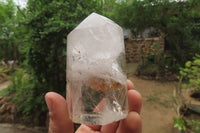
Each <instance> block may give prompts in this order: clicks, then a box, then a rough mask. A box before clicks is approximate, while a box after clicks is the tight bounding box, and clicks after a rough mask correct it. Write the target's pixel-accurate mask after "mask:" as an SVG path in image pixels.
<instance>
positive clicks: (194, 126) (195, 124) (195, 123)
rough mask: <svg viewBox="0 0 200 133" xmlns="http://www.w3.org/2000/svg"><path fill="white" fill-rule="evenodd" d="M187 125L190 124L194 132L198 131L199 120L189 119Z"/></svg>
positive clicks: (199, 130) (199, 131)
mask: <svg viewBox="0 0 200 133" xmlns="http://www.w3.org/2000/svg"><path fill="white" fill-rule="evenodd" d="M187 125H188V126H192V127H193V130H194V131H195V132H196V133H200V122H199V121H195V120H191V121H189V122H187Z"/></svg>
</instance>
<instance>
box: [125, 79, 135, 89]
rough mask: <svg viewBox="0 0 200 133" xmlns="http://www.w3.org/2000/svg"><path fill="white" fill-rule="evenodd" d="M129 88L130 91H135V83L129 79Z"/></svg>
mask: <svg viewBox="0 0 200 133" xmlns="http://www.w3.org/2000/svg"><path fill="white" fill-rule="evenodd" d="M127 88H128V90H133V89H135V86H134V84H133V82H132V81H131V80H129V79H128V80H127Z"/></svg>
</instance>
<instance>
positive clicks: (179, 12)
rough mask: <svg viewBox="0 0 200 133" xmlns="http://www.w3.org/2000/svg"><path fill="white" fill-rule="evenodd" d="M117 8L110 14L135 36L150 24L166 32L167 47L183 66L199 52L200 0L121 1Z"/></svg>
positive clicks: (161, 31)
mask: <svg viewBox="0 0 200 133" xmlns="http://www.w3.org/2000/svg"><path fill="white" fill-rule="evenodd" d="M114 7H115V8H114V9H113V13H112V14H111V15H110V17H111V18H112V19H114V20H115V21H116V22H118V23H119V24H120V25H122V26H123V27H125V28H129V29H131V30H132V32H133V34H134V35H137V34H138V32H140V31H143V30H144V29H146V28H148V27H154V28H156V29H159V31H160V33H159V34H161V33H164V36H163V37H164V38H165V49H166V50H169V51H170V54H171V55H172V56H173V58H172V59H176V63H177V64H181V65H183V64H184V63H185V62H186V61H187V60H189V59H191V57H193V56H194V55H195V53H200V34H199V31H200V30H199V29H200V25H199V17H200V12H199V7H200V1H199V0H187V1H184V2H182V1H180V2H177V1H173V2H170V1H169V0H133V1H131V2H130V1H123V2H119V3H117V4H116V5H115V6H114ZM161 35H162V34H161Z"/></svg>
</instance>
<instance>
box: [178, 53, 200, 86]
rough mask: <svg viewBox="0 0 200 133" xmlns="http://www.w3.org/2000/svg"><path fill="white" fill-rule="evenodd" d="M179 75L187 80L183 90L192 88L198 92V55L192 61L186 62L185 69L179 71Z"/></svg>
mask: <svg viewBox="0 0 200 133" xmlns="http://www.w3.org/2000/svg"><path fill="white" fill-rule="evenodd" d="M180 75H181V76H182V77H183V78H184V79H186V80H188V83H187V84H183V85H182V87H183V88H187V87H192V88H194V89H197V90H200V55H196V56H195V57H194V60H193V61H187V62H186V63H185V67H184V68H181V69H180Z"/></svg>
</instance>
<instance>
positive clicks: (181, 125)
mask: <svg viewBox="0 0 200 133" xmlns="http://www.w3.org/2000/svg"><path fill="white" fill-rule="evenodd" d="M173 120H174V122H175V124H174V127H177V128H178V130H179V131H181V130H183V131H185V130H186V126H185V123H184V120H183V119H182V118H176V117H174V118H173Z"/></svg>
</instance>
